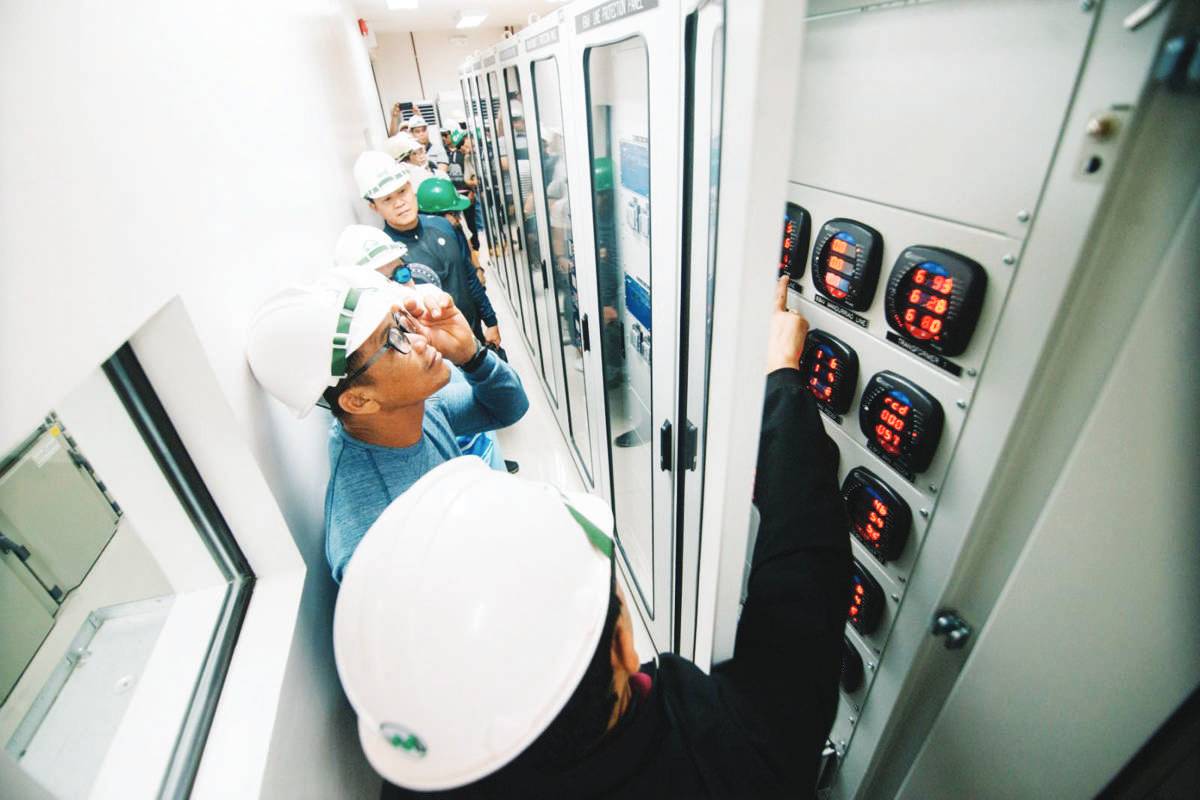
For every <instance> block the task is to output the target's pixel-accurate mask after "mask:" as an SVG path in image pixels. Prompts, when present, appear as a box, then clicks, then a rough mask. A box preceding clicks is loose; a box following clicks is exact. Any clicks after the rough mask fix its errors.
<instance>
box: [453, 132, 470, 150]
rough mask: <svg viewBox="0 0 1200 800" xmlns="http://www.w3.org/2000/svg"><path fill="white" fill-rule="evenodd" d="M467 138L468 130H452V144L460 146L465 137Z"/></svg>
mask: <svg viewBox="0 0 1200 800" xmlns="http://www.w3.org/2000/svg"><path fill="white" fill-rule="evenodd" d="M465 138H467V132H466V131H462V130H454V131H450V144H452V145H454V146H455V147H458V146H459V145H460V144H462V143H463V139H465Z"/></svg>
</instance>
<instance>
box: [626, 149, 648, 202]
mask: <svg viewBox="0 0 1200 800" xmlns="http://www.w3.org/2000/svg"><path fill="white" fill-rule="evenodd" d="M621 185H622V186H624V187H625V188H626V189H628V190H629V191H631V192H633V193H635V194H640V195H641V196H642V197H645V198H649V197H650V148H649V147H647V146H646V144H645V143H644V142H629V141H624V142H621Z"/></svg>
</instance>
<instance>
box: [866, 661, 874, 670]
mask: <svg viewBox="0 0 1200 800" xmlns="http://www.w3.org/2000/svg"><path fill="white" fill-rule="evenodd" d="M867 671H868V672H874V671H875V662H874V661H868V662H867Z"/></svg>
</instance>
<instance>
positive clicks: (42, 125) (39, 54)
mask: <svg viewBox="0 0 1200 800" xmlns="http://www.w3.org/2000/svg"><path fill="white" fill-rule="evenodd" d="M0 101H2V102H0V130H3V131H4V135H3V137H0V186H2V187H3V189H2V190H0V366H2V367H3V373H4V375H5V376H6V377H5V379H4V391H3V392H0V451H6V450H8V449H10V448H11V447H12V446H14V445H15V444H16V443H17V442H18V441H19V440H20V439H21V438H22V437H23V436H24V435H25V434H26V433H27V432H28V431H29V430H31V429H32V428H33V426H34V425H36V424H37V422H38V420H39V419H40V418H41V417H42V415H43V414H44V413H45V412H46V411H47V410H48V409H49V408H52V407H53V406H54V405H55V404H56V403H57V402H58V401H59V400H60V399H61V398H63V397H64V396H66V395H67V394H68V393H69V392H70V391H71V390H72V389H73V388H74V387H75V386H76V385H77V384H79V383H80V381H82V380H83V378H84V377H85V376H86V375H87V374H88V373H89V372H90V371H91V370H93V369H94V368H95V367H96V365H97V364H99V363H100V362H101V361H103V360H104V359H105V358H106V357H107V356H108V355H109V354H110V353H111V352H112V351H113V350H114V349H115V348H116V347H118V346H119V345H120V344H121V343H122V342H124V341H125V340H127V339H129V338H130V337H131V335H133V334H134V332H135V331H137V330H138V329H139V328H141V327H142V326H143V324H144V323H146V321H147V320H148V319H150V318H151V317H152V316H154V315H156V313H157V312H159V310H160V309H163V308H164V306H167V305H168V303H169V302H170V301H171V300H172V299H173V298H178V301H179V302H178V304H177V305H176V306H175V307H181V308H182V311H183V312H186V315H187V317H189V318H190V320H191V323H192V324H194V326H195V328H196V332H197V334H198V336H199V340H200V341H201V342H202V343H203V350H202V353H203V355H204V356H205V357H206V359H207V361H208V364H209V366H210V367H211V371H212V377H213V378H215V383H214V386H219V388H220V393H219V394H218V395H216V398H217V400H218V402H220V403H221V404H222V405H224V404H228V407H229V409H228V411H231V412H232V416H228V412H225V413H226V414H227V416H228V418H229V419H231V420H232V422H231V423H230V426H229V427H231V428H237V429H238V430H236V431H230V430H224V431H212V432H211V433H212V434H218V435H217V436H215V437H214V438H216V439H218V440H221V439H222V437H224V439H225V440H228V441H232V442H236V443H238V444H239V445H240V444H241V443H246V444H248V445H249V447H250V449H251V451H252V452H253V454H254V456H255V458H256V459H257V462H258V467H259V468H261V470H262V473H263V474H264V475H265V477H266V484H265V485H268V486H269V488H270V491H271V493H273V495H274V498H275V500H276V501H278V504H279V507H280V509H281V510H282V512H283V517H284V519H286V522H287V525H288V527H289V528H290V530H291V534H292V537H293V538H294V540H295V543H296V545H297V547H298V550H299V555H300V556H301V557H302V558H303V561H304V563H305V565H306V566H307V574H303V573H301V572H300V571H298V566H296V565H297V563H298V562H295V560H294V558H293V569H292V570H291V572H290V573H288V576H287V577H286V579H285V578H280V579H279V580H274V579H273V576H272V575H270V574H262V573H260V585H259V587H258V588H257V589H256V595H255V597H256V600H255V601H252V612H256V610H257V611H263V610H264V603H265V602H266V600H267V598H269V597H271V596H272V595H271V591H272V588H271V587H272V586H273V585H274V586H278V585H279V581H280V580H282V581H283V582H284V583H286V582H287V580H291V577H290V576H292V575H294V576H295V577H296V581H295V583H294V586H295V587H296V589H297V591H298V589H299V586H300V584H299V580H300V579H302V580H303V593H302V595H300V597H301V600H300V603H301V607H300V614H299V617H298V618H296V615H295V608H294V604H293V605H291V606H289V604H288V603H287V602H279V603H277V604H276V606H275V609H276V612H277V613H280V614H288V616H287V617H286V618H281V619H280V620H279V624H277V625H275V626H274V627H275V629H276V630H283V631H285V634H284V635H283V636H281V637H280V639H279V641H278V643H277V645H278V646H276V645H272V647H271V649H270V652H269V653H265V654H263V655H264V656H265V655H271V656H273V657H275V658H276V659H277V661H278V662H279V664H280V668H279V670H278V672H279V674H278V675H274V676H265V677H264V676H260V677H263V680H264V684H263V686H262V687H261V690H260V693H259V695H258V697H259V703H258V705H259V706H260V707H259V708H249V706H251V705H253V704H251V703H246V704H243V706H244V707H239V708H234V709H232V711H230V709H227V708H222V709H221V711H220V713H219V720H218V721H219V722H222V723H223V724H222V725H220V726H219V729H220V730H223V731H227V730H229V729H230V728H231V725H230V724H229V723H230V722H236V716H237V714H239V713H245V714H247V715H250V714H254V715H256V718H255V719H256V723H258V722H261V721H262V718H263V717H264V716H265V717H267V718H268V719H269V720H270V721H272V722H273V725H274V727H273V729H272V728H271V727H269V726H268V727H267V728H266V729H265V731H264V729H263V728H261V727H253V726H243V734H242V735H243V736H248V740H247V741H244V742H240V743H235V742H231V741H221V742H211V743H210V745H211V747H212V750H211V751H209V753H212V752H219V753H227V752H231V751H233V750H235V749H237V748H238V747H240V749H241V750H242V751H243V752H245V753H249V754H253V756H250V755H247V756H244V759H243V761H244V763H240V764H238V765H237V768H238V770H239V772H238V775H239V776H245V779H246V782H245V783H243V784H242V785H241V792H239V794H240V795H241V796H251V795H254V794H259V793H261V795H262V796H264V797H284V796H286V797H340V796H360V797H361V796H370V795H372V794H373V793H374V792H375V788H374V787H375V786H376V785H377V779H376V778H375V777H374V776H373V774H372V773H371V771H370V770H369V768H368V767H367V766H366V764H365V761H364V760H363V759H362V757H361V753H360V750H359V746H358V742H357V738H356V737H355V736H354V733H353V728H352V725H351V715H350V714H349V712H348V707H347V706H346V704H345V701H344V699H343V698H342V695H341V692H340V689H339V687H338V684H337V680H336V674H335V672H334V668H333V659H332V652H331V648H330V636H329V625H330V619H331V616H332V613H331V612H332V601H333V586H332V583H331V582H330V580H329V578H328V570H327V567H326V565H325V561H324V557H323V549H322V546H321V511H322V499H323V489H324V481H325V476H326V470H327V469H328V467H327V464H326V460H325V454H324V420H322V419H321V417H320V415H319V414H318V415H312V417H310V418H309V419H307V420H305V421H304V422H302V423H301V422H297V421H295V420H293V419H291V418H289V417H288V415H287V414H286V413H285V412H284V411H283V410H282V408H281V407H279V406H278V404H276V403H275V402H274V401H272V400H270V399H269V398H267V397H266V396H265V395H264V394H263V392H262V391H261V390H260V389H259V387H258V386H257V384H256V383H255V382H254V380H253V378H252V377H251V375H250V373H249V370H248V369H247V368H246V365H245V360H244V358H243V352H242V348H243V339H244V327H245V323H246V320H247V319H248V316H249V314H250V312H251V311H252V309H253V308H254V306H255V304H256V303H257V302H258V300H259V299H260V298H261V297H262V296H263V295H265V294H266V293H267V292H269V291H270V290H271V289H272V288H273V287H275V286H277V285H279V284H280V283H282V282H284V281H286V280H289V279H305V278H309V277H313V276H316V275H317V274H318V273H319V272H321V271H322V270H323V269H324V268H325V267H326V266H327V265H328V263H329V261H330V256H331V251H332V247H333V242H334V239H335V237H336V235H337V233H338V232H339V231H340V230H341V228H342V227H343V226H344V225H346V224H348V223H350V222H353V221H356V220H367V219H369V218H370V213H369V211H367V210H366V209H365V207H364V206H363V204H362V203H361V202H360V201H359V200H358V199H357V197H356V195H355V192H354V188H353V180H352V177H351V171H350V168H351V165H352V164H353V161H354V158H355V157H356V156H357V154H358V152H359V151H360V150H362V149H363V147H364V146H365V144H366V143H367V141H368V140H371V139H375V140H378V139H379V138H380V137H381V136H382V133H383V131H382V120H381V118H380V113H379V107H378V102H377V98H376V96H375V92H374V87H373V84H372V82H371V77H370V72H369V64H368V61H367V58H366V55H365V50H364V49H363V48H362V45H361V43H360V40H359V36H358V33H357V29H356V28H355V25H354V19H353V15H351V14H349V13H348V12H347V10H346V8H345V7H344V6H343V5H342V3H341V2H340V0H261V1H260V2H256V3H249V4H247V3H238V2H234V0H212V2H208V3H203V4H199V5H194V4H193V5H185V4H177V3H158V2H152V1H151V0H130V1H129V2H126V3H123V4H121V5H120V6H119V8H118V7H117V6H113V5H111V4H92V3H73V2H66V1H65V0H64V1H63V2H56V3H37V4H33V3H5V4H3V5H2V6H0ZM200 352H201V351H199V350H197V354H198V353H200ZM169 388H170V387H160V393H162V392H163V391H164V390H166V389H169ZM221 395H223V397H222V396H221ZM170 407H171V405H170V403H168V408H170ZM177 424H178V423H177ZM182 427H186V425H184V426H182ZM181 433H182V434H183V435H184V438H185V440H188V437H189V435H194V432H189V431H186V430H181ZM202 462H203V459H198V464H199V466H200V469H201V471H202V473H204V474H205V478H206V481H209V482H210V483H213V484H214V485H215V484H220V483H222V481H226V477H223V476H220V475H217V474H216V473H215V471H214V465H213V464H211V463H202ZM216 466H219V464H218V465H216ZM241 468H242V467H241V465H240V464H239V465H238V469H239V470H240V469H241ZM240 474H241V473H239V475H240ZM255 477H257V474H256V473H255ZM243 483H244V481H243ZM259 483H260V484H261V480H259ZM254 488H257V486H255V487H254ZM246 493H247V494H252V493H253V492H251V491H250V490H249V489H247V490H246ZM214 495H215V496H217V498H218V502H219V503H220V502H221V496H222V495H221V492H220V491H219V490H217V489H214ZM264 496H265V495H264ZM267 499H268V502H269V498H267ZM223 510H226V509H223ZM268 510H269V511H270V512H271V514H275V516H276V517H277V516H278V514H276V513H275V512H274V511H273V509H268ZM226 513H227V514H229V511H228V510H226ZM232 516H233V519H231V524H233V525H234V527H235V532H236V531H237V529H238V524H239V523H241V522H244V520H242V519H241V518H240V517H239V514H237V513H235V514H233V515H232ZM269 517H270V514H259V515H258V518H259V519H262V520H264V521H263V523H262V524H263V525H271V524H274V523H275V520H274V519H271V518H269ZM242 527H243V529H244V528H245V525H244V524H243V525H242ZM283 546H285V547H286V546H287V540H286V539H284V540H283ZM252 560H253V559H252ZM280 561H281V562H282V563H286V562H287V561H288V559H286V558H283V559H280ZM260 563H265V562H260ZM280 596H283V595H280ZM255 603H257V605H255ZM293 625H294V626H295V627H294V629H293V627H292V626H293ZM271 627H272V626H270V625H269V624H264V623H263V621H262V620H259V621H258V622H257V623H256V624H254V625H250V624H248V626H247V628H246V629H245V630H244V631H243V638H242V640H241V641H240V642H239V651H238V652H239V653H242V652H243V651H246V652H254V648H255V646H256V645H260V644H261V642H260V641H259V640H256V639H255V637H256V636H257V635H258V633H259V632H261V631H264V630H267V629H269V628H271ZM293 630H294V633H293V632H292V631H293ZM283 649H286V653H284V652H280V650H283ZM237 658H238V656H236V655H235V660H236V659H237ZM285 665H286V672H284V666H285ZM272 677H273V679H274V682H273V683H271V684H270V685H269V686H268V684H267V683H266V681H267V679H268V678H272ZM276 705H278V708H279V713H278V715H277V716H276V714H275V709H276ZM230 713H232V714H233V716H234V719H233V720H230V719H229V718H228V717H229V716H230ZM221 715H224V717H222V716H221ZM232 727H236V725H234V726H232ZM214 730H217V729H216V728H215V729H214ZM251 731H254V732H255V733H254V734H253V735H249V733H250V732H251ZM268 736H269V741H265V740H264V739H265V738H266V737H268ZM268 752H269V757H268ZM206 758H208V753H206ZM255 786H261V791H260V792H255V791H254V787H255ZM243 792H244V794H242V793H243Z"/></svg>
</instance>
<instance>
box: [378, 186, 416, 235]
mask: <svg viewBox="0 0 1200 800" xmlns="http://www.w3.org/2000/svg"><path fill="white" fill-rule="evenodd" d="M371 208H373V209H375V212H376V213H377V214H379V216H381V217H383V219H384V221H385V222H387V224H388V225H391V226H392V227H393V228H395V229H396V230H401V231H406V230H408V229H409V228H411V227H413V226H414V225H416V224H417V193H416V191H415V190H414V189H413V185H412V182H409V183H406V184H405V185H404V188H402V189H397V190H396V191H394V192H392V193H391V194H387V195H384V196H383V197H380V198H377V199H375V200H372V201H371Z"/></svg>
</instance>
